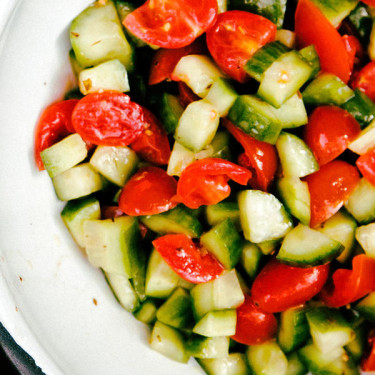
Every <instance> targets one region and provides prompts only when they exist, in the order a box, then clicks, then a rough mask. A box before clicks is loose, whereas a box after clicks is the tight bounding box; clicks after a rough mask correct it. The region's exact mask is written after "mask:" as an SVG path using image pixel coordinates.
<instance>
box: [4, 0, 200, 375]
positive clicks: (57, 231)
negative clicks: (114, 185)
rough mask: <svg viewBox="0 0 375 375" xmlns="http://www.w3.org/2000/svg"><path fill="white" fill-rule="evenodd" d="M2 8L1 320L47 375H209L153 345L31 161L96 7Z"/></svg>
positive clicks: (69, 0) (38, 2) (35, 2)
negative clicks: (76, 34) (83, 24)
mask: <svg viewBox="0 0 375 375" xmlns="http://www.w3.org/2000/svg"><path fill="white" fill-rule="evenodd" d="M0 2H1V5H0V14H1V15H2V16H3V18H1V17H0V27H1V26H4V24H5V23H4V22H3V20H4V19H5V20H6V21H7V22H6V25H5V29H3V32H2V34H0V35H1V39H0V174H1V178H0V271H1V273H0V296H1V297H0V320H1V322H2V323H3V324H4V326H5V327H6V328H7V330H8V331H9V332H10V334H11V335H12V336H13V337H14V339H15V340H16V342H17V343H18V344H19V345H20V346H21V347H23V348H24V349H25V350H26V351H27V352H28V353H29V354H30V355H31V356H32V357H33V358H34V359H35V361H36V363H37V365H38V366H40V367H41V368H42V370H43V371H44V372H45V373H46V374H47V375H61V374H65V375H86V374H87V375H95V374H98V375H99V374H100V375H103V374H105V375H117V374H121V375H123V374H127V375H133V374H134V375H135V374H154V375H159V374H160V375H167V374H175V373H178V374H180V375H184V374H190V375H193V374H202V373H203V372H202V370H201V369H200V368H199V367H198V366H197V365H196V364H195V363H194V362H193V361H191V362H190V363H189V365H182V364H179V363H177V362H173V361H171V360H168V359H166V358H164V357H162V356H161V355H159V354H158V353H156V352H154V351H152V350H151V349H150V348H149V346H148V330H147V328H146V327H145V326H143V325H142V324H141V323H139V322H138V321H136V320H135V319H134V318H133V317H132V315H131V314H130V313H127V312H126V311H124V310H123V309H122V308H121V307H120V305H119V304H118V303H117V302H116V300H115V298H114V297H113V295H112V294H111V292H110V290H109V288H108V287H107V285H106V282H105V280H104V279H103V277H102V274H101V273H100V271H98V270H96V269H94V268H93V267H91V266H90V265H89V264H88V262H87V260H86V259H85V258H84V256H83V255H82V254H81V253H80V251H79V250H78V248H77V247H76V245H75V244H74V242H73V241H72V239H71V238H70V236H69V234H68V233H67V230H66V228H65V227H64V225H63V223H62V221H61V219H60V216H59V215H60V211H61V209H62V207H63V204H62V203H61V202H59V201H58V200H57V198H56V196H55V193H54V191H53V187H52V184H51V182H50V179H49V177H48V176H47V173H46V172H41V173H40V172H38V171H37V169H36V167H35V165H34V163H33V134H34V127H35V123H36V121H37V119H38V117H39V115H40V113H41V111H42V109H43V108H44V107H45V106H47V105H48V104H49V103H51V102H53V101H55V100H57V99H61V98H62V96H63V94H64V92H65V91H66V90H67V89H68V88H71V87H72V86H73V82H74V81H73V78H72V74H71V71H70V65H69V61H68V51H69V40H68V28H69V24H70V21H71V20H72V19H73V18H74V17H75V16H76V15H77V14H78V13H79V12H80V11H81V10H82V9H83V8H84V7H86V6H87V5H88V4H89V3H90V0H24V1H16V0H12V1H9V0H0ZM1 12H2V13H1ZM5 15H6V17H4V16H5ZM0 32H1V28H0ZM94 299H95V300H96V301H97V305H95V304H94Z"/></svg>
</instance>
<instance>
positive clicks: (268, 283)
mask: <svg viewBox="0 0 375 375" xmlns="http://www.w3.org/2000/svg"><path fill="white" fill-rule="evenodd" d="M328 273H329V264H324V265H322V266H316V267H309V268H299V267H292V266H288V265H286V264H283V263H280V262H279V261H278V260H276V258H272V259H271V260H270V261H269V262H268V263H267V264H266V265H265V267H264V268H263V269H262V270H261V271H260V273H259V274H258V276H257V277H256V278H255V280H254V282H253V286H252V288H251V295H252V297H253V301H254V302H255V304H256V306H258V307H259V308H260V309H261V310H263V311H265V312H269V313H276V312H281V311H285V310H287V309H290V308H291V307H295V306H298V305H300V304H303V303H305V302H306V301H308V300H310V299H311V298H312V297H314V296H315V295H316V294H318V293H319V292H320V290H321V289H322V288H323V286H324V284H325V282H326V281H327V278H328Z"/></svg>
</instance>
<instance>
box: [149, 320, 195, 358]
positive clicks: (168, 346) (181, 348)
mask: <svg viewBox="0 0 375 375" xmlns="http://www.w3.org/2000/svg"><path fill="white" fill-rule="evenodd" d="M150 345H151V348H152V349H154V350H156V351H157V352H159V353H161V354H163V355H164V356H166V357H168V358H170V359H173V360H174V361H177V362H182V363H186V362H187V361H188V360H189V355H188V353H187V351H186V348H185V341H184V338H183V337H182V334H181V333H180V332H179V331H178V330H177V329H175V328H173V327H169V326H167V325H166V324H163V323H161V322H156V323H155V325H154V328H153V329H152V332H151V339H150Z"/></svg>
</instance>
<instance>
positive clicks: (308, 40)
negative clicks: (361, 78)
mask: <svg viewBox="0 0 375 375" xmlns="http://www.w3.org/2000/svg"><path fill="white" fill-rule="evenodd" d="M295 32H296V37H297V43H298V45H299V47H301V48H302V47H306V46H309V45H311V44H314V46H315V48H316V50H317V53H318V55H319V58H320V65H321V69H322V70H323V71H325V72H328V73H332V74H334V75H336V76H338V77H339V78H341V80H342V81H344V82H345V83H347V82H348V81H349V78H350V74H351V69H350V61H349V55H348V53H347V50H346V47H345V43H344V41H343V39H342V38H341V36H340V34H339V32H338V31H337V30H336V29H335V28H334V27H333V26H332V24H331V23H330V22H329V21H328V19H327V18H326V17H325V16H324V15H323V13H322V12H321V11H320V10H319V9H318V8H317V7H316V6H315V5H314V3H313V2H312V1H310V0H300V1H299V2H298V5H297V9H296V13H295Z"/></svg>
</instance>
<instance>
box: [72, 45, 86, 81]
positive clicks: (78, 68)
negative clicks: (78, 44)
mask: <svg viewBox="0 0 375 375" xmlns="http://www.w3.org/2000/svg"><path fill="white" fill-rule="evenodd" d="M69 61H70V65H71V67H72V70H73V73H74V75H75V76H76V77H78V75H79V73H80V72H81V71H82V70H83V68H82V66H81V65H79V64H78V61H77V58H76V55H75V53H74V51H73V49H71V50H70V51H69Z"/></svg>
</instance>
